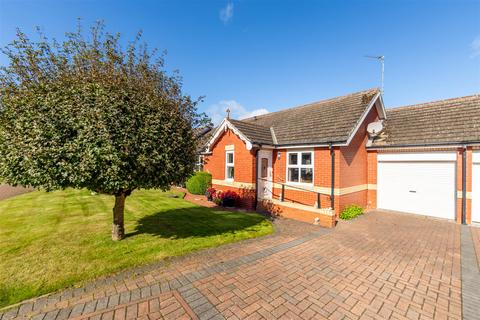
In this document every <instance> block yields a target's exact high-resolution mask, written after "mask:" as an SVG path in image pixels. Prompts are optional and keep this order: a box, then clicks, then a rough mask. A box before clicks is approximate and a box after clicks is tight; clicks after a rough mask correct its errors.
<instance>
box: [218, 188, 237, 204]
mask: <svg viewBox="0 0 480 320" xmlns="http://www.w3.org/2000/svg"><path fill="white" fill-rule="evenodd" d="M217 197H218V198H219V199H220V200H221V204H222V206H224V207H233V206H235V202H236V201H237V200H238V198H239V197H238V194H237V193H236V192H235V191H231V190H227V191H223V192H217Z"/></svg>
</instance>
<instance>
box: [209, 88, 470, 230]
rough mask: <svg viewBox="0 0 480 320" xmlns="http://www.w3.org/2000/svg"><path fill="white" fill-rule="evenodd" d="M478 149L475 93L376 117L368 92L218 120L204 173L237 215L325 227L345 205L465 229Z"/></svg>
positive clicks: (379, 108)
mask: <svg viewBox="0 0 480 320" xmlns="http://www.w3.org/2000/svg"><path fill="white" fill-rule="evenodd" d="M367 130H368V131H367ZM479 149H480V97H479V96H478V95H475V96H470V97H464V98H458V99H451V100H444V101H439V102H432V103H429V104H422V105H416V106H409V107H402V108H396V109H389V110H385V107H384V104H383V101H382V96H381V94H380V91H379V90H378V89H371V90H366V91H362V92H357V93H353V94H349V95H346V96H341V97H337V98H333V99H328V100H323V101H319V102H316V103H312V104H308V105H303V106H299V107H296V108H291V109H287V110H282V111H278V112H273V113H269V114H266V115H261V116H256V117H253V118H248V119H244V120H241V121H239V120H234V119H229V118H225V119H224V120H223V121H222V123H221V124H220V125H219V126H218V127H217V129H216V130H215V131H214V132H213V134H212V137H211V139H210V141H209V142H208V144H207V148H206V152H205V153H204V155H205V156H204V170H205V171H207V172H210V173H211V174H212V178H213V181H212V184H213V186H214V187H215V188H216V189H220V190H234V191H236V192H238V193H239V194H240V196H241V203H240V204H241V206H243V207H245V208H248V209H258V210H266V211H269V212H271V213H274V214H278V215H282V216H285V217H289V218H294V219H298V220H302V221H305V222H318V223H319V224H321V225H323V226H327V227H331V226H334V225H335V221H336V219H337V218H338V215H339V213H340V212H341V210H343V208H345V207H346V206H348V205H350V204H358V205H360V206H362V207H364V208H367V209H374V208H377V207H378V208H382V209H389V210H396V211H404V212H410V213H417V214H423V215H428V216H433V217H440V218H447V219H452V220H457V221H458V222H461V221H462V218H463V220H464V222H466V223H471V221H472V219H473V221H479V222H480V153H479V151H477V150H479ZM463 159H465V161H463ZM463 172H465V174H463ZM463 199H465V201H463Z"/></svg>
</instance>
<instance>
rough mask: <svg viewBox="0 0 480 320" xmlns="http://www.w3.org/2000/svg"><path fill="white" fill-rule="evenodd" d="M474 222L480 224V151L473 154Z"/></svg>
mask: <svg viewBox="0 0 480 320" xmlns="http://www.w3.org/2000/svg"><path fill="white" fill-rule="evenodd" d="M472 222H475V223H480V151H474V152H473V166H472Z"/></svg>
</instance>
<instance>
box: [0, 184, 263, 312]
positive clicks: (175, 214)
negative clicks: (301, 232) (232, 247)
mask: <svg viewBox="0 0 480 320" xmlns="http://www.w3.org/2000/svg"><path fill="white" fill-rule="evenodd" d="M172 194H174V193H173V192H161V191H157V190H150V191H135V192H134V193H133V194H132V196H130V197H128V198H127V201H126V206H125V227H126V233H127V238H126V239H125V240H122V241H119V242H113V241H112V240H111V239H110V231H111V219H112V213H111V212H112V211H111V208H112V206H113V200H114V199H113V197H111V196H104V195H91V194H90V192H89V191H86V190H66V191H56V192H52V193H46V192H41V191H36V192H32V193H28V194H25V195H21V196H17V197H14V198H11V199H7V200H3V201H0V306H5V305H9V304H13V303H16V302H19V301H21V300H24V299H27V298H31V297H34V296H38V295H41V294H45V293H48V292H52V291H55V290H58V289H61V288H65V287H68V286H71V285H74V284H80V283H82V282H83V281H85V280H88V279H92V278H95V277H98V276H100V275H105V274H108V273H112V272H115V271H118V270H121V269H124V268H129V267H133V266H137V265H141V264H146V263H149V262H153V261H157V260H160V259H163V258H166V257H171V256H178V255H182V254H185V253H187V252H191V251H195V250H199V249H202V248H208V247H214V246H218V245H221V244H225V243H229V242H234V241H239V240H242V239H247V238H253V237H258V236H262V235H266V234H269V233H271V232H272V225H271V223H270V222H268V221H267V220H265V219H264V218H263V217H262V216H260V215H258V214H254V213H248V214H246V213H236V212H229V211H214V210H211V209H207V208H204V207H200V206H197V205H195V204H192V203H189V202H187V201H185V200H183V199H181V198H172V197H171V195H172ZM177 194H179V195H180V193H177ZM169 196H170V197H169Z"/></svg>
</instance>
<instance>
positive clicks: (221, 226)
mask: <svg viewBox="0 0 480 320" xmlns="http://www.w3.org/2000/svg"><path fill="white" fill-rule="evenodd" d="M263 220H265V218H264V217H263V216H261V215H258V214H245V213H239V212H230V211H217V210H210V209H206V208H203V207H199V208H188V209H174V210H167V211H161V212H157V213H154V214H151V215H149V216H145V217H143V218H141V219H140V220H139V221H138V223H137V228H136V231H135V232H132V233H129V234H127V235H126V236H127V237H133V236H135V235H139V234H152V235H156V236H159V237H162V238H189V237H208V236H214V235H218V234H222V233H227V232H235V231H240V230H242V229H245V228H248V227H252V226H254V225H256V224H258V223H260V222H262V221H263Z"/></svg>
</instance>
